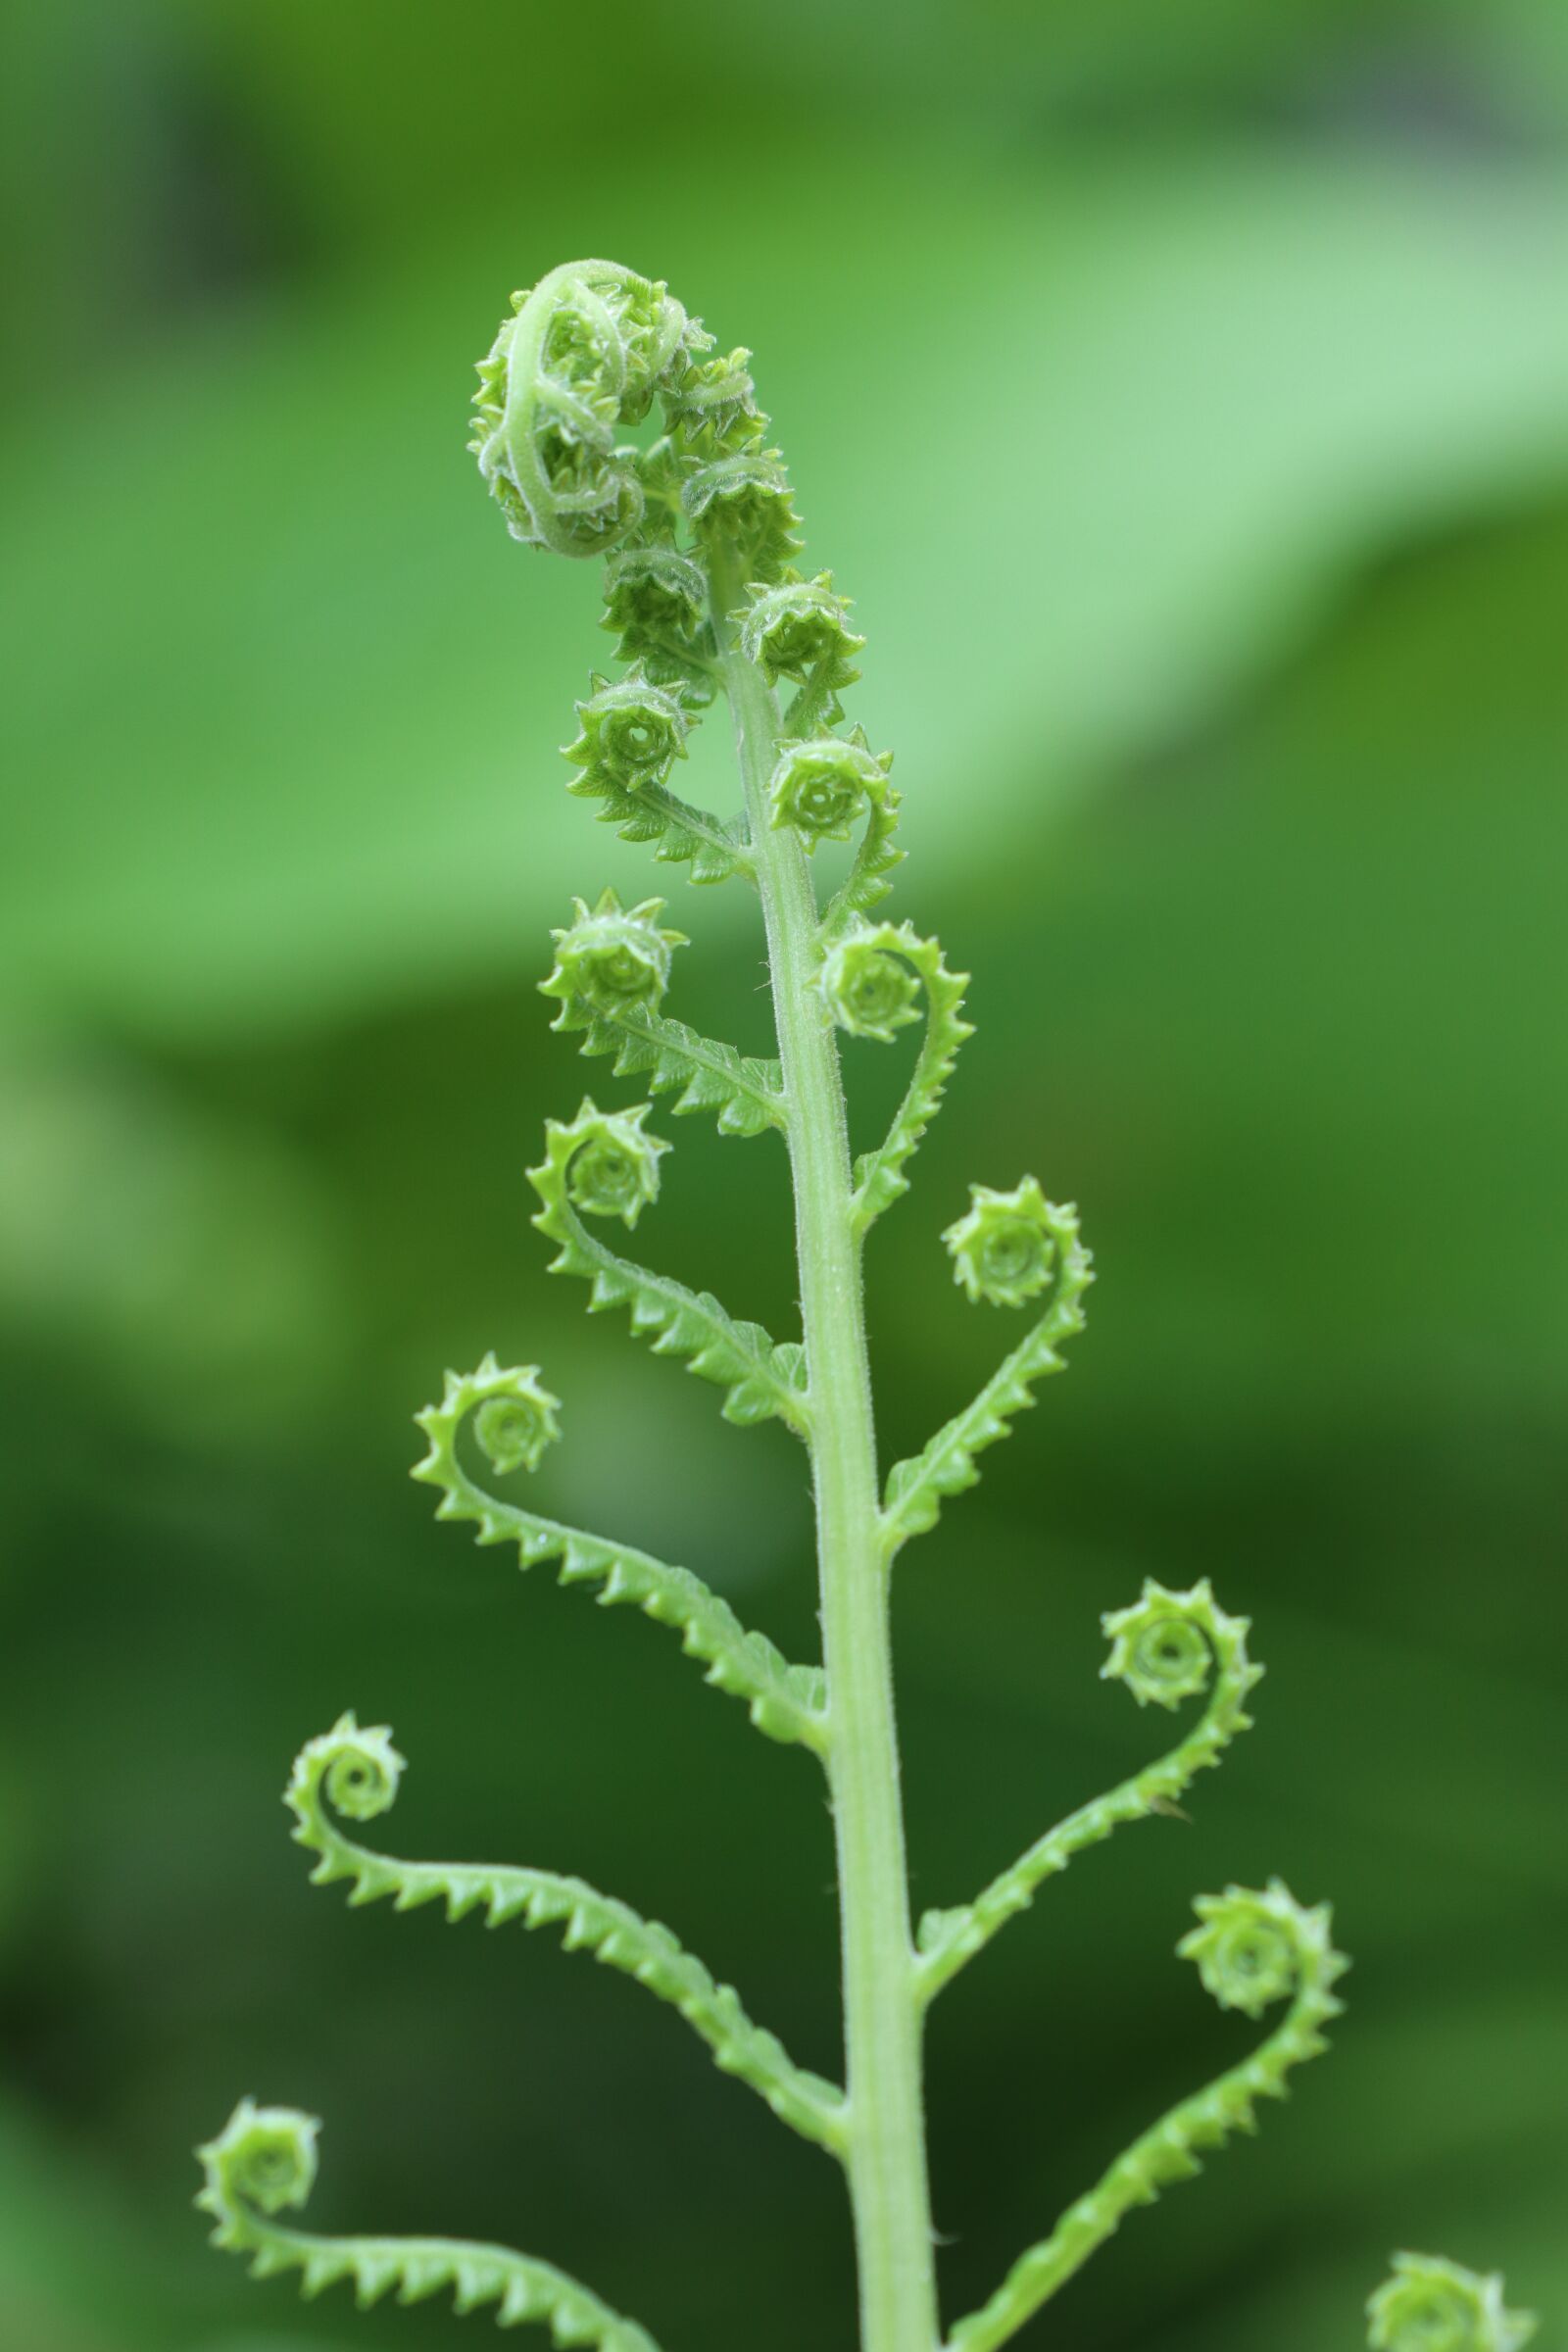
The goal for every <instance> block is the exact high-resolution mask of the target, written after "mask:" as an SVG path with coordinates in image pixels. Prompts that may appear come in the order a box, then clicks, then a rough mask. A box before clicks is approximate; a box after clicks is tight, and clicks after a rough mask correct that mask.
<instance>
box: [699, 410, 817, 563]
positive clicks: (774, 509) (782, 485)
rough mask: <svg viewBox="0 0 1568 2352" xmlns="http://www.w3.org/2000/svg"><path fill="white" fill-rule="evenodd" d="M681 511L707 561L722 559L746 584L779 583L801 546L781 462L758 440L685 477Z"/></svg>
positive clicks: (797, 519)
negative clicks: (731, 564)
mask: <svg viewBox="0 0 1568 2352" xmlns="http://www.w3.org/2000/svg"><path fill="white" fill-rule="evenodd" d="M681 509H682V512H683V514H684V515H685V516H686V519H687V521H688V522H689V523H690V524H691V525H692V528H693V529H694V530H695V532H696V534H697V538H698V542H699V544H700V545H701V546H702V548H703V549H704V551H705V553H707V555H708V556H709V558H710V560H711V558H712V557H713V556H714V555H715V554H719V553H722V554H723V555H725V556H727V557H728V558H729V559H730V560H731V561H732V562H733V563H735V564H737V565H738V566H739V568H740V571H741V574H742V576H743V577H744V578H746V579H749V580H760V581H762V582H764V583H765V582H768V581H771V580H776V579H778V578H779V577H780V576H781V574H782V573H783V572H784V570H785V569H786V567H787V566H788V565H789V564H790V563H791V561H792V560H793V558H794V557H796V556H798V555H799V554H800V552H801V549H802V547H803V546H804V544H805V542H804V540H803V538H802V536H801V518H800V515H799V514H798V513H797V511H796V506H795V495H794V492H793V491H792V490H791V488H790V478H789V475H788V474H787V473H786V472H785V470H784V461H783V458H782V457H781V455H780V453H779V452H778V451H777V450H776V449H763V448H762V447H761V445H760V440H759V442H758V443H756V444H755V445H754V446H751V447H748V448H745V449H741V450H737V451H735V452H734V453H733V454H729V455H726V456H724V457H720V458H714V459H713V460H712V461H711V464H709V465H706V466H698V467H697V468H696V470H695V471H694V472H692V473H689V474H688V475H687V476H686V479H685V481H684V482H683V484H682V486H681Z"/></svg>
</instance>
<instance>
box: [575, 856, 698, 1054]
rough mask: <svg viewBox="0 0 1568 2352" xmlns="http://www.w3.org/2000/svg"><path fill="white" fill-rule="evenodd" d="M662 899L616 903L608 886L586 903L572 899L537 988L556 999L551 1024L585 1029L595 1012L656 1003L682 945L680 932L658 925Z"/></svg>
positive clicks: (683, 939)
mask: <svg viewBox="0 0 1568 2352" xmlns="http://www.w3.org/2000/svg"><path fill="white" fill-rule="evenodd" d="M663 907H664V902H663V900H662V899H644V900H643V902H642V904H641V905H640V906H637V907H622V906H621V903H620V900H619V898H618V896H617V895H616V893H615V892H614V891H613V890H609V889H607V890H605V891H603V892H601V894H600V896H599V898H598V899H597V900H596V901H595V903H594V905H593V906H592V907H589V906H588V904H587V902H586V900H584V899H573V901H572V920H571V922H570V923H568V924H566V925H564V927H563V928H561V929H560V930H555V931H552V933H551V937H552V939H554V941H555V943H556V961H555V967H554V969H553V970H552V971H551V973H550V976H549V978H548V979H546V980H541V981H540V983H539V988H540V993H541V994H542V995H544V996H547V997H559V998H560V999H561V1012H560V1015H559V1017H558V1018H557V1019H556V1020H555V1021H553V1022H552V1023H551V1026H552V1028H554V1029H564V1030H571V1029H585V1028H587V1026H588V1025H589V1023H590V1021H592V1019H593V1018H594V1016H595V1015H596V1014H601V1013H611V1014H613V1013H616V1012H624V1011H627V1010H629V1009H631V1008H633V1007H639V1008H642V1009H649V1008H652V1007H654V1006H657V1005H658V1004H659V1003H660V1000H661V999H662V996H663V994H664V991H665V990H666V988H667V987H668V986H669V966H670V956H671V953H672V951H673V950H674V949H676V948H681V947H684V946H685V945H686V937H685V934H684V932H681V931H666V930H661V929H660V926H659V922H658V919H657V918H658V916H659V915H660V914H662V911H663Z"/></svg>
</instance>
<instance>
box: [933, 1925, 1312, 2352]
mask: <svg viewBox="0 0 1568 2352" xmlns="http://www.w3.org/2000/svg"><path fill="white" fill-rule="evenodd" d="M1196 1907H1197V1910H1198V1914H1199V1918H1200V1920H1201V1926H1199V1927H1198V1928H1196V1929H1195V1930H1194V1931H1193V1933H1192V1934H1191V1935H1189V1936H1185V1937H1184V1938H1183V1940H1182V1942H1181V1943H1180V1944H1178V1946H1177V1950H1178V1951H1179V1952H1181V1953H1182V1954H1183V1955H1184V1957H1186V1958H1189V1959H1194V1960H1196V1961H1197V1962H1198V1965H1199V1970H1200V1973H1201V1976H1202V1979H1203V1983H1204V1985H1205V1986H1206V1987H1207V1989H1208V1990H1209V1991H1210V1992H1211V1993H1212V1994H1213V1995H1214V1997H1215V1999H1216V2000H1217V2001H1218V2002H1219V2003H1220V2006H1221V2007H1222V2008H1229V2009H1241V2010H1243V2011H1244V2012H1245V2013H1246V2014H1247V2015H1248V2016H1250V2017H1256V2016H1258V2015H1260V2014H1261V2012H1262V2011H1263V2009H1265V2008H1266V2007H1267V2006H1268V2005H1269V2004H1270V2003H1271V2002H1273V2001H1276V2000H1280V1999H1283V1998H1284V1997H1285V1995H1286V1994H1287V1993H1289V1994H1290V1995H1291V2005H1290V2008H1289V2010H1288V2011H1287V2012H1286V2015H1285V2019H1284V2021H1283V2023H1282V2024H1281V2025H1280V2026H1278V2027H1277V2028H1276V2030H1275V2031H1274V2033H1273V2034H1270V2035H1269V2037H1268V2039H1267V2040H1266V2041H1265V2042H1264V2043H1263V2044H1262V2046H1261V2048H1259V2049H1257V2050H1255V2051H1254V2052H1253V2053H1252V2055H1251V2057H1250V2058H1248V2059H1246V2060H1245V2061H1244V2062H1243V2063H1242V2064H1241V2065H1240V2066H1235V2067H1232V2068H1231V2070H1230V2072H1229V2073H1228V2074H1224V2075H1221V2076H1220V2077H1219V2078H1218V2080H1217V2081H1216V2082H1210V2083H1209V2084H1208V2085H1207V2087H1206V2088H1205V2089H1203V2090H1201V2091H1198V2092H1196V2093H1195V2095H1194V2096H1193V2097H1192V2098H1189V2099H1184V2100H1182V2102H1181V2103H1180V2105H1179V2106H1176V2107H1172V2108H1171V2109H1170V2111H1169V2113H1168V2114H1166V2115H1162V2116H1161V2117H1160V2119H1159V2121H1158V2123H1157V2124H1154V2125H1152V2127H1151V2128H1150V2130H1149V2131H1145V2132H1144V2133H1143V2134H1142V2136H1141V2137H1140V2138H1138V2139H1135V2140H1134V2141H1133V2144H1132V2146H1131V2147H1130V2148H1128V2149H1126V2150H1125V2151H1124V2153H1123V2154H1122V2155H1120V2156H1118V2157H1117V2159H1116V2161H1115V2163H1114V2164H1113V2165H1112V2166H1111V2167H1110V2169H1109V2171H1108V2172H1106V2173H1105V2174H1104V2175H1103V2178H1102V2179H1101V2180H1099V2181H1098V2182H1097V2183H1096V2185H1095V2186H1094V2187H1093V2188H1092V2189H1091V2190H1090V2191H1089V2193H1088V2195H1087V2196H1083V2197H1080V2198H1079V2199H1078V2201H1077V2203H1076V2204H1074V2205H1069V2206H1068V2208H1067V2210H1066V2212H1065V2213H1064V2214H1063V2215H1062V2217H1061V2219H1060V2221H1059V2222H1058V2223H1057V2224H1056V2227H1055V2229H1054V2230H1053V2231H1052V2233H1051V2235H1050V2236H1049V2237H1048V2238H1043V2239H1042V2240H1041V2242H1040V2244H1039V2245H1037V2246H1031V2247H1030V2249H1029V2251H1028V2253H1027V2254H1025V2255H1023V2256H1021V2257H1020V2259H1019V2260H1018V2261H1017V2262H1016V2263H1014V2265H1013V2267H1012V2269H1011V2270H1010V2271H1009V2272H1008V2274H1007V2276H1006V2278H1005V2279H1004V2281H1003V2283H1002V2285H1001V2286H1000V2287H999V2288H998V2289H997V2291H996V2293H995V2294H994V2295H993V2296H992V2297H991V2300H990V2301H989V2302H988V2303H985V2304H983V2305H982V2306H981V2308H980V2309H979V2310H978V2311H975V2312H971V2313H970V2315H969V2317H968V2318H967V2319H964V2320H960V2321H959V2322H958V2325H957V2326H956V2327H955V2328H954V2330H953V2332H952V2334H951V2335H950V2336H949V2338H948V2346H947V2352H996V2347H997V2346H998V2345H999V2344H1005V2342H1006V2341H1007V2339H1008V2337H1009V2336H1011V2335H1015V2334H1016V2333H1017V2331H1018V2329H1019V2328H1020V2327H1022V2326H1023V2324H1024V2322H1025V2321H1026V2320H1027V2319H1030V2318H1031V2317H1032V2316H1033V2314H1034V2313H1035V2312H1037V2311H1038V2310H1039V2309H1040V2307H1041V2305H1042V2304H1043V2303H1047V2302H1049V2301H1050V2299H1051V2297H1052V2296H1053V2295H1054V2293H1055V2292H1056V2290H1057V2288H1058V2287H1060V2286H1063V2285H1064V2284H1065V2283H1066V2281H1067V2280H1068V2279H1069V2278H1072V2276H1073V2274H1074V2273H1075V2272H1076V2271H1078V2270H1080V2269H1082V2267H1083V2265H1084V2264H1085V2263H1086V2262H1087V2261H1088V2260H1089V2258H1090V2256H1091V2255H1092V2254H1094V2253H1095V2252H1096V2251H1097V2250H1098V2248H1099V2247H1101V2246H1103V2244H1104V2242H1105V2240H1106V2238H1107V2237H1109V2236H1110V2235H1111V2233H1112V2232H1113V2231H1114V2230H1115V2229H1118V2228H1119V2227H1120V2225H1121V2223H1122V2221H1123V2220H1124V2219H1125V2218H1126V2216H1127V2215H1128V2214H1129V2213H1130V2212H1131V2211H1132V2210H1133V2208H1134V2207H1135V2206H1137V2205H1152V2203H1153V2202H1154V2199H1155V2198H1156V2197H1157V2196H1158V2195H1159V2193H1160V2191H1161V2189H1164V2188H1168V2187H1170V2186H1171V2184H1172V2183H1173V2182H1174V2181H1177V2180H1191V2179H1192V2177H1193V2176H1194V2174H1196V2173H1199V2172H1201V2170H1202V2166H1201V2154H1202V2153H1206V2152H1207V2151H1209V2150H1210V2149H1213V2148H1221V2147H1223V2146H1224V2145H1225V2143H1226V2141H1227V2140H1228V2139H1229V2138H1230V2137H1231V2135H1232V2133H1233V2132H1236V2131H1255V2130H1256V2126H1257V2118H1256V2114H1255V2109H1256V2105H1257V2102H1258V2100H1259V2099H1279V2098H1283V2097H1284V2096H1285V2095H1286V2089H1287V2078H1288V2077H1289V2075H1290V2074H1291V2072H1292V2070H1293V2069H1294V2068H1296V2067H1298V2066H1299V2065H1301V2064H1302V2063H1303V2062H1304V2061H1305V2060H1306V2059H1308V2058H1315V2057H1317V2056H1318V2055H1319V2054H1320V2053H1321V2052H1322V2051H1324V2050H1325V2049H1327V2047H1328V2044H1327V2042H1326V2041H1325V2039H1324V2037H1323V2028H1324V2027H1325V2026H1326V2025H1327V2024H1328V2022H1329V2021H1330V2019H1332V2018H1335V2017H1338V2015H1339V2014H1340V2011H1341V2010H1342V2008H1343V2007H1344V2003H1343V2002H1341V2001H1340V2000H1338V1999H1337V1998H1336V1997H1335V1994H1334V1990H1333V1986H1334V1985H1335V1984H1336V1982H1337V1981H1338V1979H1339V1978H1340V1977H1341V1976H1343V1974H1344V1973H1345V1970H1346V1968H1347V1967H1348V1961H1347V1960H1346V1959H1345V1958H1344V1956H1343V1954H1341V1953H1339V1952H1337V1951H1336V1950H1335V1949H1334V1946H1333V1944H1332V1943H1331V1942H1330V1940H1329V1930H1330V1917H1329V1911H1328V1907H1327V1905H1320V1906H1319V1907H1318V1908H1317V1909H1316V1910H1311V1911H1308V1910H1303V1908H1302V1907H1301V1905H1300V1904H1299V1903H1298V1902H1296V1901H1295V1899H1294V1898H1293V1897H1292V1895H1291V1894H1290V1893H1289V1892H1288V1891H1287V1889H1286V1888H1285V1887H1284V1886H1282V1885H1281V1883H1280V1881H1279V1880H1278V1879H1275V1880H1272V1881H1271V1882H1270V1884H1269V1886H1268V1887H1267V1888H1266V1889H1265V1890H1263V1891H1262V1892H1260V1893H1253V1892H1250V1891H1248V1890H1247V1889H1246V1888H1244V1887H1230V1888H1229V1889H1228V1890H1227V1892H1226V1893H1224V1894H1223V1895H1200V1897H1199V1899H1198V1903H1197V1906H1196Z"/></svg>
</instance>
